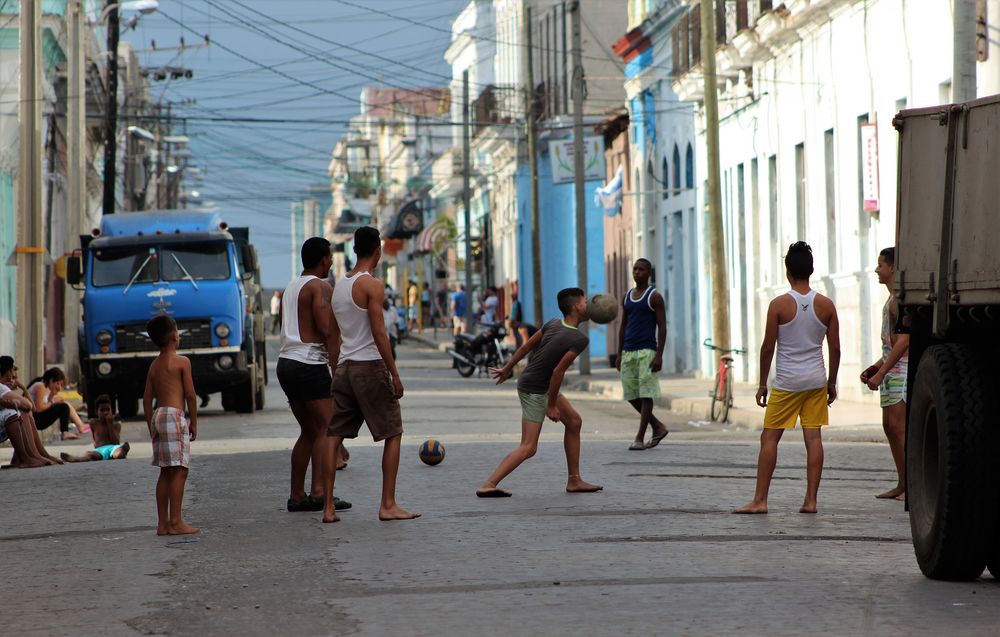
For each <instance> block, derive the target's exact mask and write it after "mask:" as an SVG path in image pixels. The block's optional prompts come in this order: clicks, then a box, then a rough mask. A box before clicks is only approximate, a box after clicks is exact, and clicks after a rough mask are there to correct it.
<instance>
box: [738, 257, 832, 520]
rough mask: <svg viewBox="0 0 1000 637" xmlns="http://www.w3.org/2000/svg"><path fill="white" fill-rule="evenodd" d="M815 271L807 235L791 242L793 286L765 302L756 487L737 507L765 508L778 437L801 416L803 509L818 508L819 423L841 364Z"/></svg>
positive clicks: (788, 272)
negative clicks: (812, 283)
mask: <svg viewBox="0 0 1000 637" xmlns="http://www.w3.org/2000/svg"><path fill="white" fill-rule="evenodd" d="M812 273H813V256H812V248H810V247H809V245H808V244H806V243H805V242H804V241H799V242H797V243H794V244H792V245H791V246H789V248H788V254H786V255H785V276H786V277H787V278H788V282H789V284H791V286H792V289H791V290H789V291H788V292H787V293H786V294H783V295H781V296H779V297H778V298H776V299H774V300H773V301H771V304H770V306H768V308H767V323H766V326H765V328H764V342H763V344H762V345H761V346H760V386H759V387H758V389H757V404H758V405H760V406H761V407H765V408H766V409H767V411H765V412H764V432H763V433H762V434H761V436H760V455H759V456H758V458H757V489H756V491H755V492H754V498H753V501H752V502H750V504H747V505H745V506H742V507H740V508H738V509H733V513H767V493H768V490H769V489H770V486H771V476H773V475H774V467H775V465H776V464H777V461H778V441H779V440H781V434H783V433H784V431H785V430H786V429H793V428H794V427H795V422H796V421H801V422H802V434H803V437H804V439H805V443H806V497H805V500H804V501H803V503H802V507H801V508H800V509H799V512H800V513H816V497H817V493H818V492H819V481H820V477H821V476H822V474H823V439H822V436H821V434H820V428H821V427H823V426H825V425H827V424H829V422H830V419H829V415H828V407H829V405H830V404H832V403H833V401H834V400H836V399H837V372H838V370H839V369H840V324H839V322H838V320H837V308H836V307H834V305H833V301H831V300H830V299H829V298H827V297H825V296H823V295H822V294H818V293H816V291H815V290H812V289H810V287H809V277H810V276H811V275H812ZM824 339H825V340H826V342H827V347H828V348H829V351H830V373H829V376H828V375H827V372H826V366H825V364H824V361H823V341H824ZM775 346H777V352H778V360H777V365H776V366H775V376H774V383H773V391H772V392H771V398H770V400H768V389H767V378H768V376H769V374H770V372H771V359H772V358H773V357H774V352H775Z"/></svg>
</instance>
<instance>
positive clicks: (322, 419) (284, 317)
mask: <svg viewBox="0 0 1000 637" xmlns="http://www.w3.org/2000/svg"><path fill="white" fill-rule="evenodd" d="M332 266H333V256H332V255H331V254H330V242H329V241H327V240H326V239H324V238H322V237H312V238H310V239H306V241H305V243H303V244H302V267H303V270H302V274H300V275H299V276H298V278H296V279H294V280H293V281H292V282H291V283H289V284H288V287H286V288H285V293H284V294H282V295H281V350H280V351H279V352H278V365H277V375H278V383H279V384H280V385H281V389H282V390H283V391H284V392H285V396H286V397H287V398H288V406H289V407H291V409H292V414H294V415H295V420H297V421H298V423H299V428H300V431H299V438H298V440H296V441H295V446H293V447H292V480H291V489H290V491H289V495H288V504H287V508H288V510H289V511H319V510H321V509H322V508H323V499H324V491H323V473H324V471H323V467H324V466H325V464H327V463H328V462H329V464H333V463H334V461H333V458H334V456H330V455H329V452H330V451H331V447H330V445H329V444H328V443H327V440H326V436H325V435H323V430H324V428H325V427H326V426H327V423H329V422H330V414H331V409H332V407H333V402H332V400H331V394H330V381H331V376H330V367H329V365H330V357H329V355H328V353H327V352H328V349H329V344H330V342H331V338H332V332H331V330H330V316H331V315H332V313H331V309H330V296H331V294H332V293H333V291H332V290H331V289H330V284H329V283H327V282H326V281H324V280H323V279H325V278H326V277H327V275H328V274H329V272H330V268H331V267H332ZM310 460H312V464H313V473H312V492H311V493H310V494H306V492H305V480H306V470H307V469H308V468H309V461H310ZM337 461H338V462H340V461H341V458H339V457H338V458H337ZM344 461H345V462H346V459H344ZM338 500H339V499H338ZM350 507H351V503H350V502H346V501H343V500H339V506H338V508H340V509H348V508H350Z"/></svg>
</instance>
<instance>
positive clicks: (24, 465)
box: [10, 460, 49, 469]
mask: <svg viewBox="0 0 1000 637" xmlns="http://www.w3.org/2000/svg"><path fill="white" fill-rule="evenodd" d="M10 466H12V467H14V468H15V469H37V468H38V467H47V466H49V463H47V462H45V461H43V460H25V461H24V462H19V463H18V464H16V465H15V464H11V465H10Z"/></svg>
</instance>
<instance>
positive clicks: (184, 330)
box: [115, 319, 212, 352]
mask: <svg viewBox="0 0 1000 637" xmlns="http://www.w3.org/2000/svg"><path fill="white" fill-rule="evenodd" d="M177 329H178V330H180V333H181V345H180V348H181V349H193V348H196V347H211V346H212V323H211V321H207V320H202V319H195V320H191V321H178V322H177ZM115 343H116V344H117V345H118V352H149V351H156V350H158V349H159V348H158V347H157V346H156V345H154V344H153V341H152V340H150V338H149V337H148V336H147V335H146V324H145V323H126V324H123V325H116V326H115Z"/></svg>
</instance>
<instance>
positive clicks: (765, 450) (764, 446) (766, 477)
mask: <svg viewBox="0 0 1000 637" xmlns="http://www.w3.org/2000/svg"><path fill="white" fill-rule="evenodd" d="M784 432H785V430H784V429H765V430H764V431H763V432H761V434H760V454H759V455H758V456H757V486H756V489H755V490H754V495H753V501H751V502H750V504H746V505H744V506H741V507H740V508H738V509H733V513H767V494H768V492H769V491H770V489H771V477H772V476H773V475H774V467H775V465H776V464H777V463H778V441H779V440H781V434H783V433H784Z"/></svg>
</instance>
